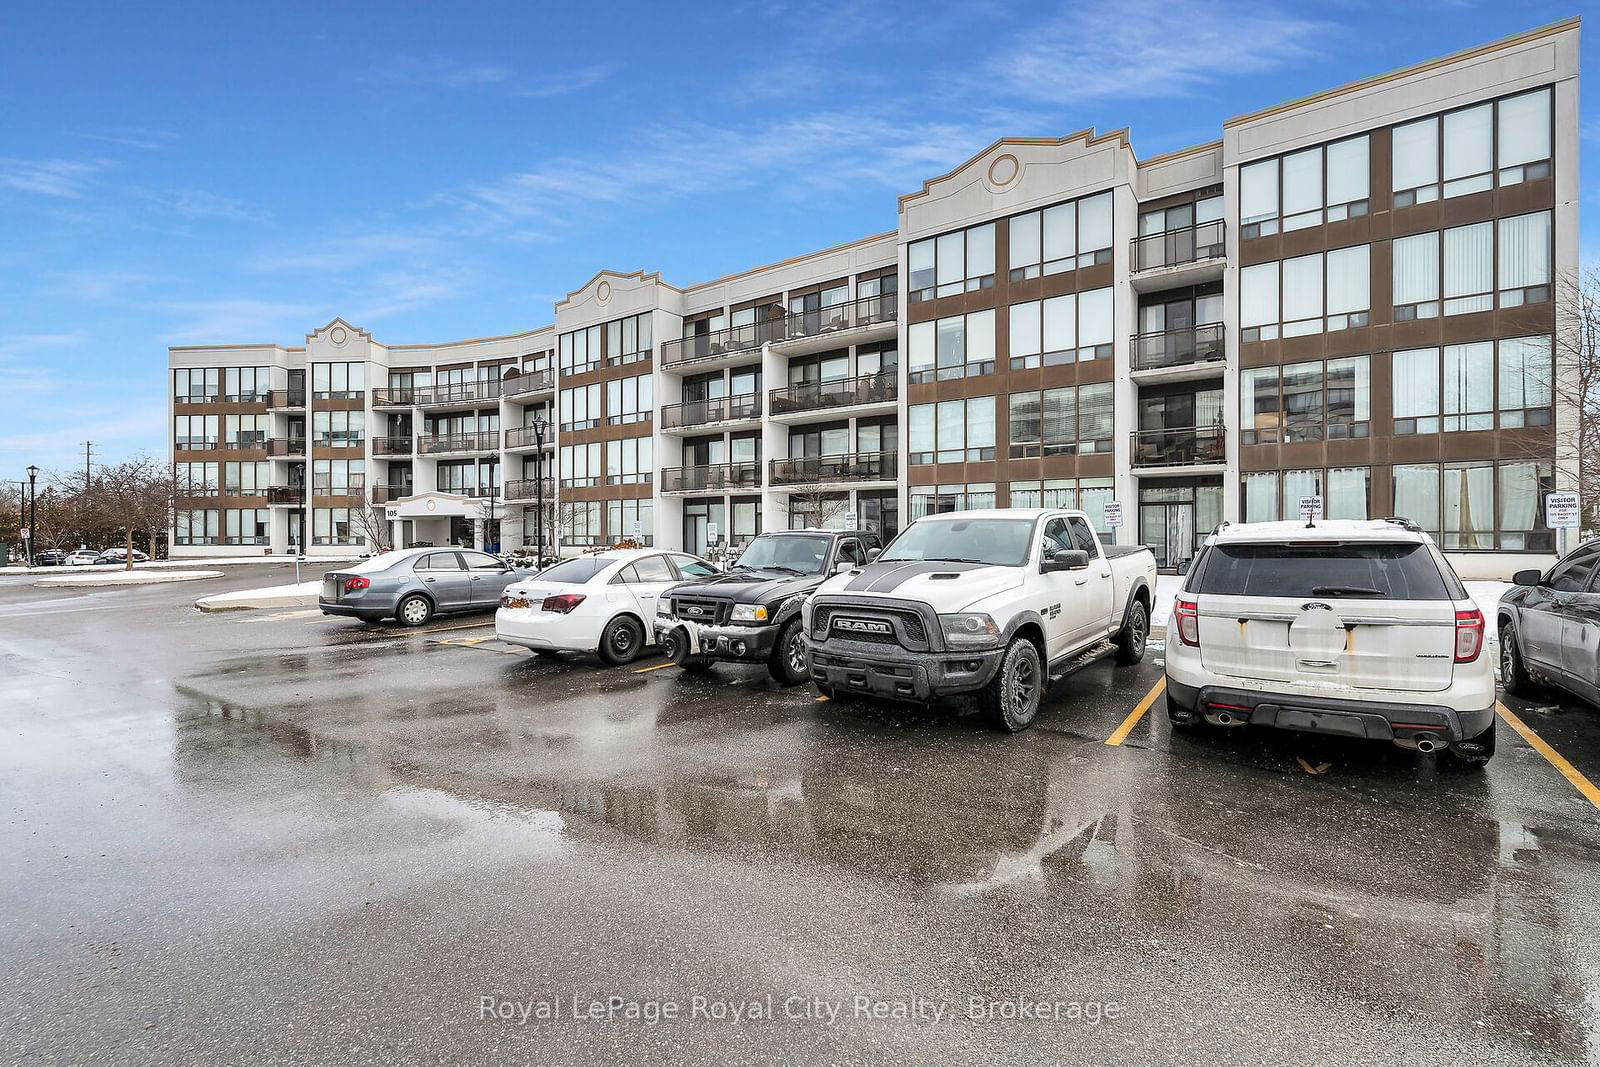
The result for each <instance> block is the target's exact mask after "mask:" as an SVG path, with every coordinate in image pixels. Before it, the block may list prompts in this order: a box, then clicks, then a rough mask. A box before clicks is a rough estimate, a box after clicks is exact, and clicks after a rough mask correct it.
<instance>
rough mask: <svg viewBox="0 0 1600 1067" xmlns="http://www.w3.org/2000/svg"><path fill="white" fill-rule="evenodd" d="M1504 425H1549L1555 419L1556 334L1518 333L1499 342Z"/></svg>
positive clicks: (1504, 426) (1500, 411)
mask: <svg viewBox="0 0 1600 1067" xmlns="http://www.w3.org/2000/svg"><path fill="white" fill-rule="evenodd" d="M1496 347H1497V348H1498V359H1499V368H1500V372H1499V386H1500V396H1499V401H1498V405H1497V406H1498V409H1499V416H1500V428H1501V429H1505V430H1510V429H1520V428H1522V427H1525V426H1549V425H1550V424H1551V422H1552V421H1553V419H1554V414H1555V412H1554V410H1553V407H1552V405H1553V398H1554V394H1555V388H1554V386H1555V377H1554V376H1555V367H1554V364H1553V361H1552V358H1551V354H1552V349H1553V338H1550V337H1515V338H1508V339H1506V340H1502V341H1499V342H1497V343H1496Z"/></svg>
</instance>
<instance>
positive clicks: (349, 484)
mask: <svg viewBox="0 0 1600 1067" xmlns="http://www.w3.org/2000/svg"><path fill="white" fill-rule="evenodd" d="M311 495H312V496H353V497H365V496H366V495H367V479H366V475H363V474H351V475H348V476H347V477H346V480H345V484H344V485H334V484H333V480H332V479H331V478H327V477H323V478H313V479H312V483H311Z"/></svg>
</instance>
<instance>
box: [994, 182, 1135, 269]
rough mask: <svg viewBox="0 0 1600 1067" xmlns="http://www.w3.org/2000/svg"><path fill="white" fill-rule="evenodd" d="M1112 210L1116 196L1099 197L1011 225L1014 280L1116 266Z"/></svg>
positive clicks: (1022, 217) (1057, 207)
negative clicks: (1109, 264)
mask: <svg viewBox="0 0 1600 1067" xmlns="http://www.w3.org/2000/svg"><path fill="white" fill-rule="evenodd" d="M1111 209H1112V201H1111V194H1110V193H1096V194H1095V195H1094V196H1087V197H1084V198H1083V199H1081V200H1075V201H1071V202H1069V203H1065V204H1056V205H1055V206H1054V207H1047V208H1045V209H1043V210H1042V211H1030V212H1027V213H1026V214H1022V215H1015V216H1013V217H1012V218H1010V219H1008V220H1007V227H1008V231H1007V233H1008V238H1009V249H1008V253H1007V268H1008V269H1009V271H1010V278H1011V280H1012V281H1014V282H1020V281H1025V280H1026V279H1029V278H1037V277H1039V276H1040V274H1059V273H1061V272H1063V271H1069V270H1075V269H1077V268H1079V267H1088V266H1092V265H1094V264H1096V263H1109V262H1111V245H1112V210H1111Z"/></svg>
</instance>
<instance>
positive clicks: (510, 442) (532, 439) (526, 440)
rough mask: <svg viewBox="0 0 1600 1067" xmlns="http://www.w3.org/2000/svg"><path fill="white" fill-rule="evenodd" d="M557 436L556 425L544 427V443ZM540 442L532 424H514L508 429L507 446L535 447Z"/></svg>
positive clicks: (548, 442)
mask: <svg viewBox="0 0 1600 1067" xmlns="http://www.w3.org/2000/svg"><path fill="white" fill-rule="evenodd" d="M554 437H555V427H553V426H546V427H545V428H544V443H545V444H546V445H548V444H550V443H551V441H552V440H553V439H554ZM538 444H539V435H538V434H537V433H535V432H534V430H533V427H532V426H513V427H511V428H510V429H509V430H507V431H506V447H507V448H534V447H537V446H538Z"/></svg>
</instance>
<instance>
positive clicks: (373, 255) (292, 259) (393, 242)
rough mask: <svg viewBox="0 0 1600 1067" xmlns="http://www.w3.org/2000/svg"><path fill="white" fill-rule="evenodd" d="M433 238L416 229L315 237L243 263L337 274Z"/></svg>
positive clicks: (266, 269)
mask: <svg viewBox="0 0 1600 1067" xmlns="http://www.w3.org/2000/svg"><path fill="white" fill-rule="evenodd" d="M434 243H435V242H434V239H433V238H431V237H429V236H428V235H426V234H424V233H422V232H420V231H418V230H411V231H387V232H375V233H356V234H348V235H333V236H327V237H317V238H313V239H311V240H308V241H306V242H305V243H304V244H301V245H294V246H291V247H287V248H275V249H270V250H268V251H265V252H262V253H260V254H259V255H257V256H255V257H254V258H252V259H251V260H249V261H248V262H247V263H246V266H247V267H248V269H250V270H252V271H256V272H259V273H264V274H270V273H274V272H278V271H292V272H295V273H302V274H303V273H328V274H340V273H344V272H347V271H353V270H360V269H362V268H365V267H369V266H372V265H373V264H383V263H392V262H393V261H394V260H396V259H397V258H399V257H402V256H408V255H411V254H415V253H418V252H423V251H426V250H428V249H430V248H432V247H433V246H434Z"/></svg>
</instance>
